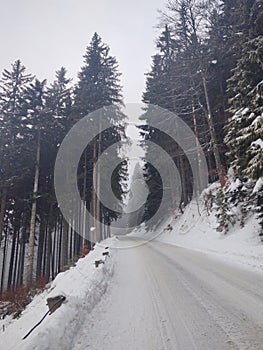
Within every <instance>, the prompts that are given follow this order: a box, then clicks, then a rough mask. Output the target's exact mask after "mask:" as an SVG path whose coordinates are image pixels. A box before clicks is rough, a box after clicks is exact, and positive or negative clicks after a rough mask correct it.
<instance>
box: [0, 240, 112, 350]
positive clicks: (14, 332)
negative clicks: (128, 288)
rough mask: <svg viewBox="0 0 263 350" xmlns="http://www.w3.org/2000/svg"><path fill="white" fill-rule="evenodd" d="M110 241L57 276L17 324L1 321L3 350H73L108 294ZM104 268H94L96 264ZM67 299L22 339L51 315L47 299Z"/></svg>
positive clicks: (0, 330)
mask: <svg viewBox="0 0 263 350" xmlns="http://www.w3.org/2000/svg"><path fill="white" fill-rule="evenodd" d="M110 242H111V239H108V240H106V241H104V242H103V243H101V244H96V246H95V249H94V250H93V251H91V252H90V253H89V254H88V255H87V256H86V257H85V258H82V259H80V260H79V261H78V262H77V264H76V266H75V267H72V268H70V269H69V270H67V271H65V272H62V273H60V274H58V275H57V277H56V278H55V280H54V281H53V282H52V283H51V285H50V287H49V288H48V289H47V290H45V291H44V292H43V293H42V294H40V295H37V296H36V297H35V298H34V299H33V301H32V302H31V303H30V304H29V305H28V306H27V308H26V309H25V311H23V313H22V316H21V317H20V318H19V319H18V320H13V319H12V317H11V316H8V317H6V318H5V319H4V320H0V332H1V333H0V334H1V336H0V350H18V349H19V350H58V349H63V350H70V349H69V348H68V344H69V343H70V342H71V340H72V338H73V337H74V334H75V333H76V331H77V329H78V328H79V327H80V325H81V323H82V321H83V318H84V316H85V314H86V313H88V312H90V311H91V310H92V309H93V308H94V306H95V305H96V304H97V303H98V302H99V300H100V299H101V297H102V295H103V294H104V293H105V291H106V289H107V286H108V282H109V280H110V277H111V275H112V273H113V266H114V262H113V257H112V255H111V251H110V256H102V252H104V251H107V250H105V247H107V245H109V246H110ZM100 259H102V260H103V261H104V264H100V265H99V267H97V268H96V267H95V264H94V262H95V260H100ZM57 295H64V296H65V297H66V300H65V302H64V303H63V304H62V305H61V306H60V308H59V309H58V310H56V311H55V312H54V313H53V314H51V315H48V316H47V317H46V318H45V319H44V321H43V322H42V323H41V324H40V325H39V326H38V327H37V328H36V329H35V330H34V331H33V332H32V333H31V334H30V335H29V336H28V337H27V338H26V339H25V340H22V338H23V337H24V336H25V335H26V334H27V332H28V331H29V330H30V329H31V328H33V326H34V325H35V324H37V323H38V322H39V321H40V319H41V318H42V317H43V316H44V314H45V313H46V312H47V311H48V307H47V305H46V299H47V298H49V297H55V296H57Z"/></svg>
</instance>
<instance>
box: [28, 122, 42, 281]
mask: <svg viewBox="0 0 263 350" xmlns="http://www.w3.org/2000/svg"><path fill="white" fill-rule="evenodd" d="M39 163H40V129H38V131H37V149H36V166H35V178H34V189H33V204H32V210H31V220H30V232H29V246H28V258H27V278H26V285H27V287H30V286H31V285H32V281H33V264H34V247H35V225H36V212H37V198H36V197H37V192H38V182H39Z"/></svg>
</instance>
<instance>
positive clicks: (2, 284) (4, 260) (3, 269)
mask: <svg viewBox="0 0 263 350" xmlns="http://www.w3.org/2000/svg"><path fill="white" fill-rule="evenodd" d="M7 242H8V241H7V232H6V234H5V243H4V253H3V263H2V271H1V287H0V294H2V293H3V291H4V281H5V265H6V252H7Z"/></svg>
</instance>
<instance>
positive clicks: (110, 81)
mask: <svg viewBox="0 0 263 350" xmlns="http://www.w3.org/2000/svg"><path fill="white" fill-rule="evenodd" d="M78 78H79V79H78V83H77V85H76V87H75V90H74V104H73V116H74V118H75V119H79V118H81V117H84V116H85V115H87V114H88V113H90V112H92V111H95V110H98V109H100V108H102V107H105V106H109V105H115V107H116V111H117V109H118V108H119V107H120V106H121V104H122V95H121V86H120V80H119V78H120V73H119V72H118V64H117V61H116V58H115V57H113V56H111V55H110V53H109V47H108V46H107V45H105V44H104V43H103V42H102V39H101V38H100V36H99V35H98V34H97V33H95V34H94V35H93V37H92V40H91V43H90V45H89V46H88V47H87V50H86V53H85V55H84V65H83V67H82V68H81V70H80V73H79V75H78ZM100 118H102V119H101V120H96V121H93V123H99V125H100V124H101V123H102V121H103V118H109V116H108V115H107V113H106V114H103V112H102V113H101V116H100ZM114 118H115V119H114V120H110V122H111V123H112V128H111V130H110V131H105V132H103V133H100V134H99V135H97V136H96V138H95V139H94V141H93V143H91V144H90V145H89V146H88V147H87V148H86V150H85V152H84V155H83V157H82V159H81V164H82V169H84V173H83V174H82V175H81V174H80V179H81V178H82V188H83V200H84V201H85V203H86V205H87V207H88V208H89V209H90V211H91V212H92V215H93V216H94V217H95V218H97V219H98V220H99V221H101V222H102V221H103V220H104V221H105V222H107V223H109V222H110V221H111V220H112V219H113V218H114V217H115V215H114V214H113V212H112V211H108V210H107V208H102V207H101V204H100V202H99V201H98V199H97V197H96V196H95V192H94V188H93V186H92V177H93V173H94V172H95V162H96V160H97V159H98V157H99V156H100V155H101V154H102V152H103V151H104V150H105V149H106V148H107V147H109V146H110V145H111V144H113V143H114V142H118V141H120V140H121V138H122V137H123V127H122V126H121V122H122V120H123V119H124V116H123V114H122V113H121V112H120V110H119V112H118V113H117V112H116V113H115V117H114ZM89 127H90V129H91V130H92V128H93V125H92V124H91V122H90V124H89ZM115 157H116V158H118V154H117V152H116V154H115ZM103 176H107V175H106V173H105V172H103V171H102V169H98V173H97V174H95V179H96V183H97V189H98V192H100V184H101V182H102V177H103ZM121 177H122V176H121V169H120V172H118V173H117V174H116V177H115V179H114V182H115V187H116V188H119V190H120V187H119V186H118V185H117V184H120V183H121ZM89 224H90V225H91V224H92V223H89ZM93 226H95V224H94V225H93ZM101 230H102V226H101V225H100V227H96V230H95V231H94V232H96V234H97V237H99V239H100V238H101V237H102V232H101Z"/></svg>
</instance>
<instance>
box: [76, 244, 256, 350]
mask: <svg viewBox="0 0 263 350" xmlns="http://www.w3.org/2000/svg"><path fill="white" fill-rule="evenodd" d="M121 243H122V244H123V247H125V246H126V247H127V246H129V244H134V241H132V239H131V240H130V239H122V242H121ZM262 295H263V276H262V275H259V274H254V273H253V272H250V271H245V270H241V269H239V267H236V266H235V265H228V264H226V263H224V262H221V261H219V260H216V259H215V258H213V257H211V256H210V255H206V254H203V253H199V252H194V251H190V250H186V249H183V248H178V247H175V246H169V245H166V244H162V243H159V242H151V243H148V244H146V245H142V246H140V247H138V248H130V249H128V248H127V249H119V250H118V252H117V263H116V267H115V274H114V276H113V278H112V281H111V283H110V287H109V289H108V291H107V293H106V295H105V296H104V297H103V299H102V300H101V302H100V303H99V304H98V305H97V306H96V307H95V308H94V310H93V311H92V312H91V314H89V315H87V317H86V320H85V323H84V324H83V326H82V328H81V329H80V330H79V333H78V334H76V336H75V338H74V341H73V344H72V345H71V347H70V349H74V350H80V349H81V350H83V349H91V350H101V349H103V350H123V349H124V350H136V349H138V350H162V349H167V350H168V349H173V350H177V349H183V350H191V349H200V350H201V349H202V350H211V349H213V350H217V349H218V350H224V349H249V350H253V349H258V350H259V349H260V350H262V349H263V297H262Z"/></svg>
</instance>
